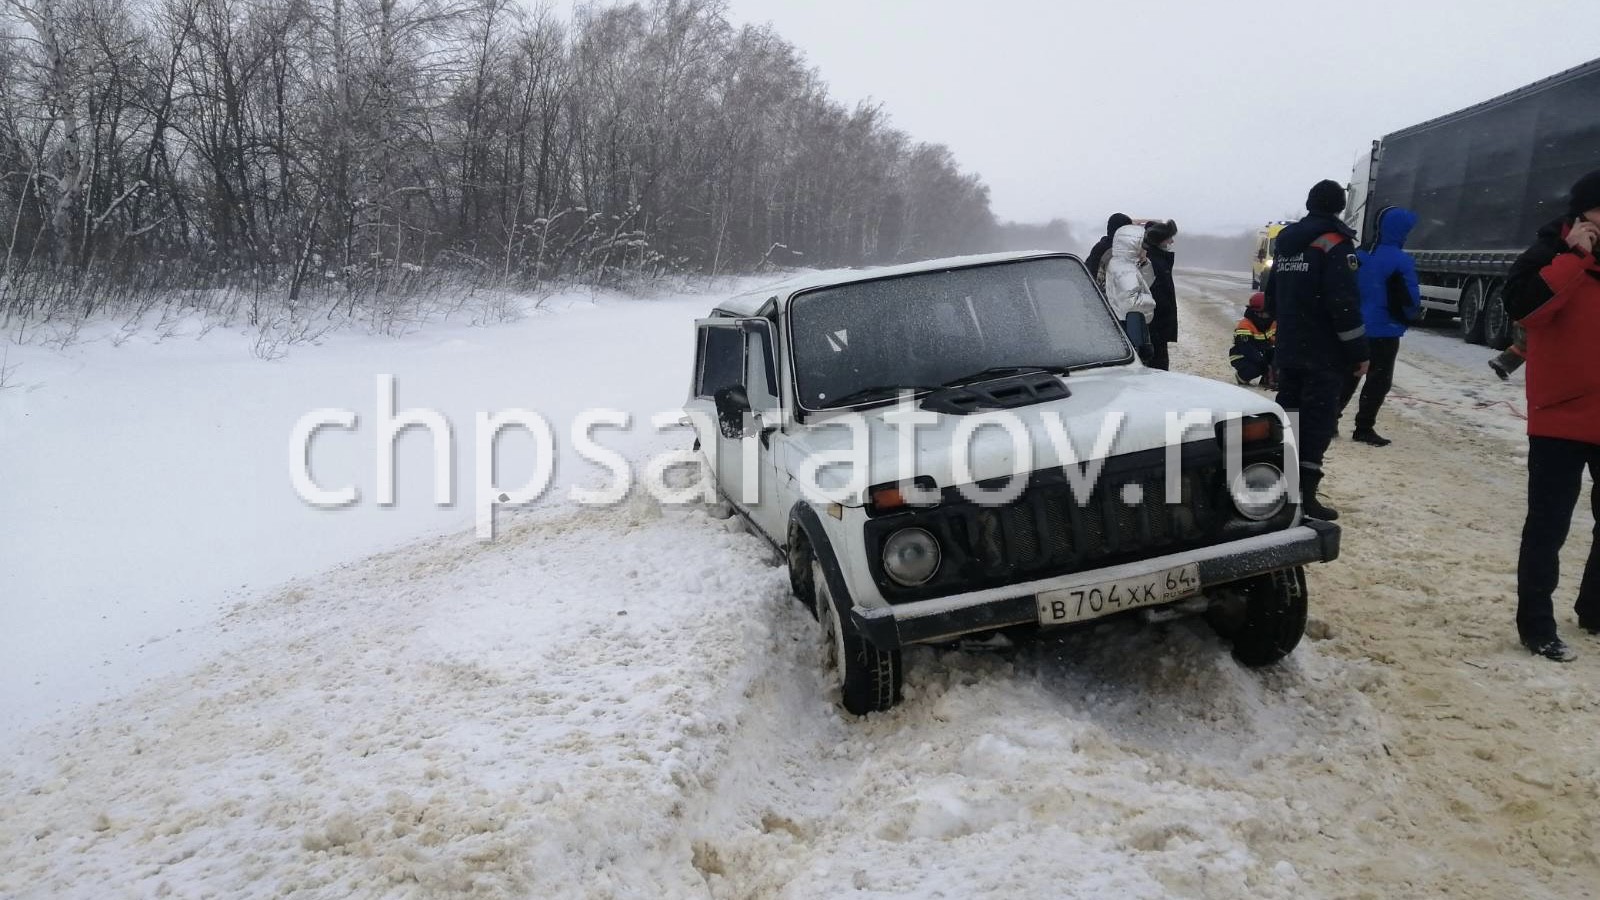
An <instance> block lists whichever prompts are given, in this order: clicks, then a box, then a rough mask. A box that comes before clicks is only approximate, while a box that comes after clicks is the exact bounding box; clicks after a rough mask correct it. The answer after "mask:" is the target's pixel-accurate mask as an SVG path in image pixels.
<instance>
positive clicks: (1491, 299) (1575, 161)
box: [1345, 59, 1600, 349]
mask: <svg viewBox="0 0 1600 900" xmlns="http://www.w3.org/2000/svg"><path fill="white" fill-rule="evenodd" d="M1596 169H1600V59H1596V60H1594V61H1592V62H1588V63H1585V64H1584V65H1581V66H1578V67H1576V68H1573V69H1569V70H1567V71H1565V72H1562V73H1560V74H1559V75H1553V76H1551V77H1549V78H1546V79H1544V80H1543V81H1537V82H1534V83H1533V84H1530V85H1527V86H1526V87H1522V88H1518V89H1517V90H1515V91H1512V92H1511V93H1509V94H1504V95H1502V96H1499V97H1496V98H1494V99H1493V100H1488V101H1485V102H1483V103H1479V104H1478V105H1476V106H1470V107H1467V108H1466V109H1463V110H1459V111H1457V112H1453V113H1451V114H1449V115H1447V116H1441V117H1439V118H1437V119H1432V120H1429V121H1427V122H1423V123H1422V124H1420V125H1413V126H1411V127H1410V128H1406V129H1403V130H1400V131H1396V132H1395V133H1393V134H1391V135H1388V136H1387V137H1384V138H1383V139H1382V140H1378V141H1373V143H1372V149H1371V151H1370V152H1369V153H1367V154H1365V155H1363V157H1362V158H1361V159H1360V160H1359V161H1357V163H1356V166H1355V171H1354V172H1353V173H1352V175H1351V179H1350V202H1349V205H1348V206H1347V208H1346V213H1345V216H1346V220H1347V221H1348V222H1349V224H1350V225H1351V227H1353V228H1355V229H1356V231H1357V232H1358V233H1359V234H1360V235H1361V236H1362V237H1363V238H1366V237H1367V236H1368V235H1371V234H1373V232H1374V230H1375V229H1376V227H1377V216H1378V213H1379V212H1380V211H1381V210H1383V209H1384V208H1385V207H1388V206H1404V207H1406V208H1408V209H1410V210H1412V211H1413V212H1415V213H1416V214H1417V217H1418V221H1417V227H1416V229H1415V230H1414V231H1412V232H1411V237H1410V239H1409V240H1408V241H1407V242H1406V249H1407V250H1409V251H1411V253H1412V254H1413V255H1414V256H1415V257H1416V261H1417V275H1418V277H1419V279H1420V281H1421V282H1422V305H1423V308H1424V309H1425V310H1428V314H1429V315H1430V316H1433V315H1456V316H1458V317H1459V321H1460V325H1461V335H1462V337H1463V338H1465V339H1466V340H1467V341H1470V342H1472V343H1487V344H1489V345H1491V346H1493V347H1495V348H1496V349H1504V348H1505V347H1506V346H1508V345H1509V344H1510V343H1511V338H1512V335H1511V322H1510V321H1509V319H1508V318H1507V316H1506V313H1505V307H1504V305H1503V304H1502V303H1501V289H1502V288H1503V287H1504V285H1505V276H1506V273H1507V272H1508V271H1509V270H1510V268H1511V263H1512V261H1514V260H1515V259H1516V258H1517V255H1518V254H1519V253H1521V252H1522V250H1523V249H1524V248H1526V247H1527V246H1528V245H1529V244H1531V243H1532V242H1533V237H1534V233H1535V232H1537V231H1538V230H1539V228H1540V227H1541V226H1543V225H1544V224H1545V223H1547V222H1549V221H1551V220H1552V219H1554V218H1556V217H1557V216H1559V215H1561V214H1562V213H1564V212H1565V211H1566V202H1567V190H1568V189H1569V188H1570V187H1571V186H1572V183H1573V182H1575V181H1577V180H1578V178H1579V177H1580V176H1582V175H1583V174H1584V173H1586V172H1592V171H1594V170H1596Z"/></svg>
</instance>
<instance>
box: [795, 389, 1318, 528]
mask: <svg viewBox="0 0 1600 900" xmlns="http://www.w3.org/2000/svg"><path fill="white" fill-rule="evenodd" d="M1066 381H1067V387H1068V388H1069V389H1070V390H1071V392H1072V395H1071V396H1070V397H1065V398H1062V399H1059V400H1053V401H1049V402H1046V403H1039V404H1035V405H1032V406H1025V407H1020V408H1016V409H1008V410H998V411H994V412H992V413H989V414H988V415H989V416H1012V417H1014V418H1015V420H1016V421H1017V422H1018V423H1019V424H1020V425H1021V426H1023V431H1025V432H1026V435H1025V437H1026V441H1025V442H1023V441H1016V442H1014V441H1013V438H1012V436H1011V435H1009V434H1008V433H1007V432H1006V431H1004V430H1002V429H1001V428H999V427H991V426H986V427H983V428H978V429H977V430H976V431H972V430H971V429H972V428H973V423H972V422H970V421H969V420H972V419H977V418H983V417H984V416H983V415H982V414H974V415H966V416H961V415H945V414H939V415H937V420H936V421H934V422H932V424H924V425H919V426H918V427H917V428H916V445H915V446H916V453H915V454H913V455H912V456H911V458H910V459H909V460H902V459H901V458H900V456H901V452H900V442H901V436H900V432H901V431H902V430H904V429H903V428H901V427H896V426H895V425H894V424H892V422H893V421H894V420H895V418H896V417H895V415H894V412H895V409H896V407H894V406H887V407H879V408H876V409H872V410H868V411H866V412H864V413H862V414H860V415H859V416H848V415H841V416H833V417H829V418H827V419H818V420H813V422H812V424H811V427H808V428H806V429H805V431H804V434H801V435H797V436H796V438H795V439H792V440H789V441H786V442H785V443H784V450H783V452H784V453H785V454H787V455H788V458H787V459H785V460H783V461H782V463H781V464H780V465H781V467H782V469H783V470H784V471H788V472H791V473H795V472H800V471H803V470H802V468H801V467H802V466H803V465H804V464H805V460H806V458H807V457H808V456H811V457H813V458H815V459H828V460H838V459H843V458H848V454H849V453H850V450H851V443H852V440H853V434H854V433H855V432H862V433H865V434H866V436H867V441H868V446H867V460H866V462H867V479H866V485H868V486H871V485H879V484H885V483H889V482H899V481H906V480H910V479H913V478H917V477H929V478H932V479H933V480H934V482H935V483H937V484H938V486H939V487H940V488H945V487H950V486H954V485H960V484H963V483H970V482H974V481H985V480H988V479H991V478H1004V477H1007V476H1011V475H1017V474H1022V473H1024V472H1030V471H1034V470H1037V469H1050V468H1055V467H1058V466H1061V465H1064V464H1065V463H1067V462H1068V461H1069V460H1070V458H1071V457H1070V456H1069V454H1071V455H1072V456H1076V460H1077V462H1080V463H1082V462H1089V461H1092V460H1095V459H1099V458H1110V457H1114V456H1123V455H1126V454H1130V453H1138V452H1140V451H1146V450H1155V449H1161V448H1164V447H1166V446H1167V429H1168V415H1169V413H1176V414H1178V415H1184V414H1187V413H1190V412H1210V413H1211V414H1212V416H1213V419H1214V420H1216V421H1221V420H1224V419H1228V418H1234V417H1238V416H1250V415H1259V414H1262V413H1272V414H1275V415H1277V416H1278V418H1279V419H1280V420H1285V421H1286V418H1285V416H1284V413H1283V410H1282V409H1281V408H1280V407H1279V406H1278V405H1277V404H1276V403H1274V402H1272V401H1271V400H1270V399H1268V398H1267V397H1264V396H1262V395H1261V394H1258V393H1256V392H1254V391H1251V390H1247V389H1245V388H1240V387H1235V386H1233V385H1229V384H1223V383H1222V382H1219V381H1212V380H1210V379H1206V378H1198V377H1195V376H1192V375H1181V374H1175V373H1170V372H1162V371H1158V370H1154V369H1135V370H1126V369H1123V370H1116V369H1101V370H1089V371H1086V372H1079V373H1077V374H1074V375H1073V376H1072V377H1070V378H1068V379H1067V380H1066ZM919 413H921V414H922V415H924V416H930V414H929V413H927V412H926V411H921V410H919ZM1118 414H1120V416H1121V419H1120V426H1116V425H1115V424H1114V423H1115V421H1116V417H1117V416H1118ZM930 417H931V416H930ZM851 419H855V420H856V421H857V424H855V425H853V426H852V425H848V424H846V423H847V422H848V420H851ZM1052 420H1053V421H1056V422H1059V426H1060V427H1059V428H1057V427H1055V426H1054V425H1053V424H1052ZM1108 420H1111V422H1112V423H1113V424H1108ZM964 423H965V427H963V425H964ZM1102 429H1104V430H1105V433H1107V434H1110V435H1112V437H1110V439H1109V444H1108V445H1106V446H1102V444H1105V442H1106V438H1103V437H1102V433H1103V432H1102ZM1209 433H1210V428H1209V427H1205V426H1201V427H1196V428H1193V429H1192V430H1190V431H1188V432H1187V434H1186V435H1185V439H1186V440H1188V441H1195V440H1202V439H1205V437H1206V436H1207V435H1208V434H1209ZM1053 435H1054V436H1053ZM962 436H966V437H968V438H970V441H969V446H970V447H971V451H970V453H969V454H968V466H967V468H968V470H969V472H970V477H968V475H969V472H968V471H962V472H959V473H958V466H957V463H958V459H957V453H956V445H957V441H958V439H959V438H960V437H962ZM1062 437H1065V438H1066V442H1067V444H1068V445H1069V446H1070V450H1069V449H1068V448H1067V447H1058V446H1057V445H1058V443H1059V442H1060V440H1061V438H1062ZM1022 443H1025V444H1026V447H1027V453H1028V455H1027V456H1024V455H1023V454H1022V453H1021V452H1019V451H1020V449H1021V447H1020V445H1021V444H1022ZM1097 450H1102V451H1103V452H1096V451H1097ZM851 474H852V472H851V470H850V468H849V467H848V466H845V465H833V466H826V467H823V468H822V470H821V472H820V473H819V475H818V477H817V482H818V484H819V485H820V486H821V487H823V488H824V489H825V490H828V491H837V490H840V489H842V488H844V487H845V486H847V485H848V484H849V482H850V476H851ZM859 502H860V501H859V498H857V499H855V500H852V502H851V505H855V504H856V503H859Z"/></svg>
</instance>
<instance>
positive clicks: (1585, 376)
mask: <svg viewBox="0 0 1600 900" xmlns="http://www.w3.org/2000/svg"><path fill="white" fill-rule="evenodd" d="M1597 250H1600V171H1595V172H1590V173H1589V174H1588V175H1585V176H1584V177H1583V178H1581V179H1579V180H1578V183H1577V184H1575V185H1573V187H1572V194H1571V203H1570V205H1569V207H1568V209H1567V215H1566V216H1565V217H1563V218H1561V219H1558V220H1556V221H1555V222H1552V223H1550V224H1549V225H1546V226H1545V227H1544V228H1543V229H1541V230H1540V231H1539V239H1538V242H1537V243H1535V244H1534V245H1533V246H1532V247H1530V248H1529V249H1528V250H1527V251H1526V252H1524V253H1523V254H1522V256H1520V257H1519V258H1518V259H1517V261H1516V263H1515V264H1513V265H1512V267H1511V274H1510V275H1509V276H1508V277H1507V281H1506V288H1505V294H1504V296H1505V304H1506V311H1507V312H1508V313H1509V314H1510V315H1511V317H1512V318H1513V319H1516V320H1518V321H1519V322H1520V323H1521V325H1522V328H1523V331H1524V333H1525V334H1526V336H1527V367H1528V518H1527V520H1526V522H1525V523H1524V524H1523V528H1522V550H1521V554H1520V557H1519V558H1518V561H1517V634H1518V636H1519V637H1520V638H1521V639H1522V643H1523V645H1524V646H1526V647H1527V648H1528V649H1529V650H1530V651H1532V652H1533V653H1536V654H1538V655H1540V656H1544V657H1547V658H1549V659H1553V660H1556V661H1558V662H1567V661H1569V660H1571V659H1574V658H1575V657H1576V656H1577V654H1575V653H1574V652H1573V651H1572V649H1571V648H1570V647H1568V646H1567V645H1566V643H1565V642H1563V641H1562V640H1561V637H1560V636H1559V635H1558V633H1557V631H1556V620H1555V612H1554V609H1553V606H1552V601H1551V598H1552V596H1553V595H1554V594H1555V590H1556V585H1557V583H1558V582H1559V581H1560V577H1561V572H1560V555H1561V545H1562V544H1564V543H1566V540H1567V532H1568V531H1569V530H1570V529H1571V527H1572V512H1573V510H1574V509H1575V508H1576V507H1577V504H1578V497H1579V496H1580V495H1581V494H1582V492H1583V470H1584V469H1585V468H1587V469H1588V470H1589V474H1590V475H1591V476H1592V477H1593V478H1594V480H1595V481H1596V482H1600V356H1597V350H1600V262H1597V261H1596V259H1595V253H1596V251H1597ZM1589 502H1590V505H1591V506H1592V507H1593V509H1594V514H1595V518H1596V520H1597V523H1600V489H1591V490H1590V493H1589ZM1574 608H1575V610H1576V612H1577V614H1578V627H1580V628H1582V629H1583V630H1584V631H1586V632H1588V633H1589V634H1600V524H1596V526H1595V536H1594V540H1593V543H1592V544H1591V545H1590V547H1589V561H1588V565H1587V566H1585V568H1584V571H1583V581H1582V583H1581V584H1580V585H1579V587H1578V600H1577V603H1576V604H1575V606H1574Z"/></svg>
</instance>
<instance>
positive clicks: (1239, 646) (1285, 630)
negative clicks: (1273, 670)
mask: <svg viewBox="0 0 1600 900" xmlns="http://www.w3.org/2000/svg"><path fill="white" fill-rule="evenodd" d="M1243 588H1244V590H1243V593H1244V610H1243V613H1244V614H1243V617H1242V618H1241V619H1240V621H1239V627H1238V630H1236V631H1235V632H1234V633H1233V658H1234V659H1236V660H1238V661H1239V663H1240V664H1241V665H1245V666H1250V667H1252V668H1254V667H1256V666H1270V665H1272V664H1273V663H1275V662H1277V661H1279V660H1281V659H1283V658H1284V657H1285V656H1288V655H1289V654H1290V653H1292V652H1294V648H1295V647H1296V646H1298V645H1299V643H1300V638H1301V637H1302V636H1304V635H1305V633H1306V600H1307V595H1306V572H1305V569H1303V568H1301V567H1299V566H1296V567H1295V568H1293V569H1285V570H1283V571H1281V572H1272V573H1270V574H1267V575H1260V576H1257V577H1255V578H1252V579H1250V580H1249V581H1247V582H1245V583H1244V585H1243Z"/></svg>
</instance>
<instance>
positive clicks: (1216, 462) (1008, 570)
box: [867, 455, 1283, 602]
mask: <svg viewBox="0 0 1600 900" xmlns="http://www.w3.org/2000/svg"><path fill="white" fill-rule="evenodd" d="M1224 480H1225V479H1224V472H1223V462H1222V460H1221V458H1220V455H1218V456H1211V457H1207V458H1203V459H1186V460H1185V462H1184V465H1183V468H1182V470H1181V474H1180V477H1179V485H1180V489H1181V499H1180V502H1178V503H1173V504H1168V503H1167V502H1166V468H1165V463H1164V461H1162V462H1151V463H1149V464H1147V465H1142V466H1138V467H1129V466H1126V465H1124V466H1122V467H1120V469H1119V470H1116V471H1113V468H1112V467H1111V466H1109V465H1108V466H1107V469H1106V471H1103V472H1102V473H1101V475H1100V478H1099V479H1098V480H1097V482H1096V483H1095V485H1094V487H1093V489H1092V492H1091V494H1090V496H1089V497H1088V499H1087V500H1086V501H1085V502H1081V503H1080V502H1078V498H1077V496H1076V495H1075V494H1074V491H1073V488H1072V485H1071V483H1070V482H1069V481H1068V480H1067V479H1066V477H1065V476H1064V475H1062V474H1061V473H1060V472H1037V473H1034V476H1033V477H1032V478H1031V479H1030V483H1029V486H1028V487H1027V489H1026V490H1024V491H1023V492H1022V494H1021V495H1020V496H1019V497H1018V498H1017V499H1016V500H1015V501H1014V502H1012V503H1010V504H1007V505H1004V506H980V505H978V504H975V503H971V502H968V501H966V500H965V499H964V498H961V497H960V495H959V493H958V492H956V491H954V490H948V491H946V492H945V502H944V503H942V504H941V505H939V506H938V507H935V508H933V509H927V510H921V511H917V512H910V513H906V514H903V515H900V516H894V517H887V518H882V519H876V520H872V521H870V522H869V523H868V526H867V529H868V535H867V537H868V553H869V559H871V560H873V563H874V565H873V568H874V573H873V574H874V576H875V580H877V582H878V584H879V586H880V589H881V590H882V592H883V595H884V597H885V598H886V599H888V600H890V601H891V602H903V601H908V600H918V599H924V598H927V597H935V596H940V595H942V594H946V593H950V592H951V591H953V590H974V589H978V588H982V587H990V586H998V585H1004V584H1014V583H1016V582H1019V581H1029V580H1034V579H1039V578H1049V577H1054V576H1057V575H1066V574H1071V573H1073V572H1077V571H1081V570H1085V569H1093V568H1100V567H1102V566H1108V565H1117V564H1120V563H1122V562H1131V561H1134V560H1138V559H1145V558H1148V557H1151V556H1160V555H1164V554H1167V553H1176V552H1178V551H1181V550H1185V549H1190V548H1193V547H1202V546H1208V545H1210V544H1214V543H1217V542H1219V541H1222V540H1229V539H1233V538H1234V537H1237V536H1239V535H1238V534H1236V533H1234V531H1233V529H1234V528H1237V527H1238V526H1239V523H1238V522H1236V520H1237V519H1238V517H1237V516H1236V515H1235V513H1234V511H1233V506H1232V503H1231V501H1230V500H1229V499H1228V494H1227V488H1226V485H1225V483H1224ZM983 487H985V488H989V487H991V485H983ZM1130 488H1135V489H1136V491H1137V496H1133V495H1131V494H1130V493H1127V492H1128V491H1129V490H1130ZM1127 499H1133V500H1135V502H1133V503H1127V502H1125V500H1127ZM1230 523H1235V524H1234V525H1233V526H1230ZM1260 524H1261V526H1262V527H1263V528H1266V527H1283V526H1282V524H1281V523H1274V524H1271V525H1269V523H1260ZM910 525H916V526H919V527H923V528H927V529H929V530H930V531H932V532H933V533H934V534H935V536H936V537H937V538H938V539H939V543H940V546H941V548H942V550H943V560H942V562H941V565H940V570H939V572H938V574H937V575H936V577H935V578H934V579H933V581H931V582H930V583H928V584H926V585H922V586H919V587H916V588H905V587H902V586H900V585H896V584H894V583H893V582H892V581H888V580H887V579H885V578H884V577H882V571H881V567H880V566H879V565H878V564H877V557H878V555H879V548H881V546H882V544H881V541H882V540H883V539H885V538H886V537H887V535H888V534H890V533H892V532H893V531H895V530H898V529H899V528H903V527H907V526H910ZM1253 525H1254V523H1252V527H1253Z"/></svg>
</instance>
